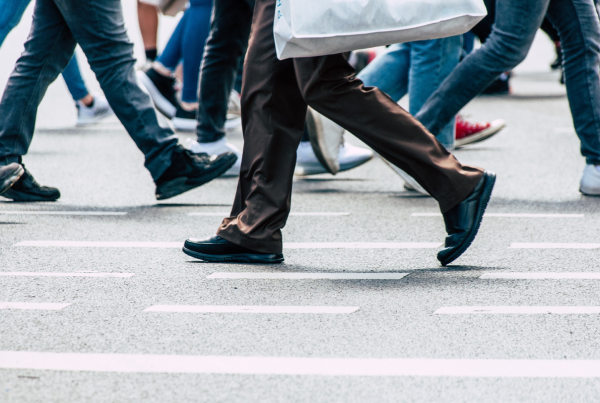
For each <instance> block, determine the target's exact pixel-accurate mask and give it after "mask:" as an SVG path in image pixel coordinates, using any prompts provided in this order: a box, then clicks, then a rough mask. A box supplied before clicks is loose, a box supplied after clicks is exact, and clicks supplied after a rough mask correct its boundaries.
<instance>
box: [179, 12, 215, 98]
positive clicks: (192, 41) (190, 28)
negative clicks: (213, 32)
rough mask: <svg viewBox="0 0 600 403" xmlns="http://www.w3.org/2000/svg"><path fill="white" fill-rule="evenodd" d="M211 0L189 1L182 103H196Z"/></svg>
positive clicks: (183, 45) (184, 36) (184, 49)
mask: <svg viewBox="0 0 600 403" xmlns="http://www.w3.org/2000/svg"><path fill="white" fill-rule="evenodd" d="M212 4H213V2H212V0H191V1H190V8H189V9H188V11H187V12H188V13H190V19H189V21H188V23H187V25H186V27H185V32H184V35H183V41H182V54H183V90H182V92H181V100H182V101H183V102H198V80H199V76H200V64H201V63H202V54H203V53H204V45H206V39H207V38H208V33H209V30H210V15H211V11H212Z"/></svg>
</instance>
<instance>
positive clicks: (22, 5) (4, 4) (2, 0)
mask: <svg viewBox="0 0 600 403" xmlns="http://www.w3.org/2000/svg"><path fill="white" fill-rule="evenodd" d="M30 2H31V0H0V46H2V43H3V42H4V40H5V39H6V37H7V36H8V34H9V33H10V31H12V30H13V28H14V27H16V26H17V25H19V21H21V17H23V13H24V12H25V10H26V9H27V6H28V5H29V3H30Z"/></svg>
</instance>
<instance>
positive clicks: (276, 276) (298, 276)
mask: <svg viewBox="0 0 600 403" xmlns="http://www.w3.org/2000/svg"><path fill="white" fill-rule="evenodd" d="M408 274H409V273H213V274H211V275H210V276H207V277H206V278H224V279H250V280H253V279H260V280H400V279H401V278H404V277H406V276H408Z"/></svg>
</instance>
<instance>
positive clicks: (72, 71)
mask: <svg viewBox="0 0 600 403" xmlns="http://www.w3.org/2000/svg"><path fill="white" fill-rule="evenodd" d="M62 76H63V78H64V79H65V83H66V84H67V88H68V89H69V92H70V93H71V96H72V97H73V100H74V101H79V100H80V99H82V98H85V97H86V96H87V95H88V94H89V91H88V89H87V87H86V86H85V82H84V81H83V78H81V72H80V71H79V64H77V55H73V57H72V58H71V61H70V62H69V64H67V67H65V69H64V70H63V72H62Z"/></svg>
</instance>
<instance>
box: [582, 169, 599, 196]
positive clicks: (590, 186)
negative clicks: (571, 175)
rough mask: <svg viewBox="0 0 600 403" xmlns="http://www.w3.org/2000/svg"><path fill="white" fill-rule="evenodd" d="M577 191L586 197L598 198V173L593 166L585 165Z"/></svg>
mask: <svg viewBox="0 0 600 403" xmlns="http://www.w3.org/2000/svg"><path fill="white" fill-rule="evenodd" d="M579 191H580V192H581V193H583V194H584V195H588V196H600V171H599V170H598V168H597V167H596V166H595V165H586V166H585V168H584V170H583V176H582V177H581V185H580V187H579Z"/></svg>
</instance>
